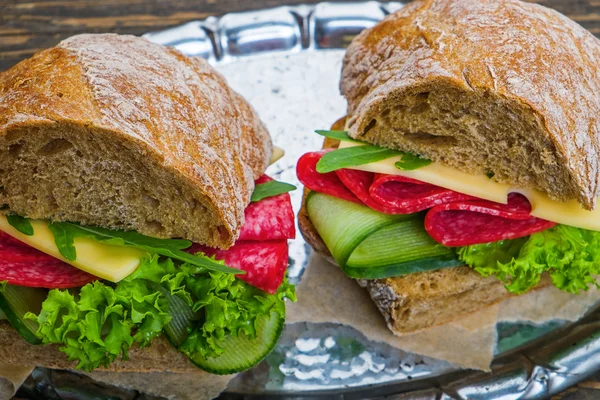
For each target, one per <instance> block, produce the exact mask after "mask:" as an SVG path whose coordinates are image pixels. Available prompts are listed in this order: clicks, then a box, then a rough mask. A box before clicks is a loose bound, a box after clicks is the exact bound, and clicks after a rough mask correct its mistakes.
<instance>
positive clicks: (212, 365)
mask: <svg viewBox="0 0 600 400" xmlns="http://www.w3.org/2000/svg"><path fill="white" fill-rule="evenodd" d="M284 321H285V318H282V317H281V316H280V314H279V313H277V312H272V313H271V316H270V317H266V316H264V317H261V318H259V319H258V321H257V327H256V337H255V338H254V339H249V338H248V337H247V336H246V335H244V334H240V335H239V336H227V337H226V338H225V339H223V340H222V341H221V343H220V344H221V345H222V346H223V347H224V348H225V351H224V352H223V354H221V355H220V356H218V357H216V358H211V357H209V358H204V357H202V356H200V355H198V356H197V357H190V360H191V361H192V363H194V364H195V365H196V366H198V367H199V368H201V369H203V370H205V371H207V372H210V373H212V374H217V375H229V374H235V373H236V372H240V371H244V370H246V369H248V368H252V367H253V366H255V365H256V364H258V363H259V362H260V361H262V360H263V359H264V358H265V357H266V356H268V355H269V353H270V352H271V351H273V349H274V348H275V345H276V344H277V342H278V341H279V337H280V336H281V331H282V330H283V323H284Z"/></svg>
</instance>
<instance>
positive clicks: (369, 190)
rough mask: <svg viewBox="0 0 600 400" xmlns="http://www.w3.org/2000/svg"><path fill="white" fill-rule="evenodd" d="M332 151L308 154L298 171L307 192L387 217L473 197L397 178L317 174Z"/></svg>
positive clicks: (341, 172)
mask: <svg viewBox="0 0 600 400" xmlns="http://www.w3.org/2000/svg"><path fill="white" fill-rule="evenodd" d="M327 151H331V150H323V151H319V152H313V153H307V154H305V155H304V156H302V157H301V158H300V160H299V161H298V165H297V167H296V170H297V174H298V179H299V180H300V182H302V183H303V184H304V186H306V187H307V188H308V189H310V190H314V191H315V192H321V193H325V194H329V195H331V196H335V197H337V198H340V199H344V200H348V201H352V202H355V203H362V204H364V205H366V206H368V207H369V208H371V209H373V210H375V211H379V212H382V213H384V214H412V213H414V212H418V211H423V210H427V209H429V208H431V207H433V206H436V205H438V204H444V203H447V202H451V201H458V200H471V199H474V197H471V196H468V195H465V194H462V193H457V192H454V191H452V190H449V189H444V188H441V187H439V186H434V185H430V184H428V183H424V182H420V181H417V180H414V179H410V178H405V177H402V176H397V175H387V174H374V173H372V172H365V171H358V170H354V169H340V170H337V171H335V172H330V173H327V174H320V173H318V172H317V170H316V165H317V162H318V161H319V160H320V159H321V157H322V156H323V155H324V154H325V153H327Z"/></svg>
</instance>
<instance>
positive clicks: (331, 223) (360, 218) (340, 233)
mask: <svg viewBox="0 0 600 400" xmlns="http://www.w3.org/2000/svg"><path fill="white" fill-rule="evenodd" d="M306 211H307V212H308V216H309V217H310V220H311V222H312V223H313V225H314V226H315V229H316V230H317V232H319V235H320V236H321V239H323V242H325V244H326V245H327V248H328V249H329V251H330V252H331V255H333V258H334V259H335V261H336V262H337V263H338V265H340V266H342V265H346V262H347V261H348V258H350V255H351V254H352V252H353V251H354V249H355V248H356V247H357V246H358V245H359V244H360V243H361V242H362V241H363V240H365V239H366V238H367V237H368V236H369V235H371V234H372V233H374V232H376V231H378V230H379V229H381V228H383V227H385V226H388V225H391V224H393V223H395V222H400V221H406V220H409V219H412V218H416V217H417V216H418V215H419V214H407V215H388V214H382V213H380V212H377V211H375V210H371V209H370V208H369V207H365V206H362V205H360V204H356V203H352V202H349V201H346V200H341V199H338V198H336V197H333V196H328V195H326V194H322V193H317V192H311V193H310V194H309V196H308V197H307V199H306Z"/></svg>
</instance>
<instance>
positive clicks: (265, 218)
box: [238, 175, 296, 241]
mask: <svg viewBox="0 0 600 400" xmlns="http://www.w3.org/2000/svg"><path fill="white" fill-rule="evenodd" d="M270 180H272V179H271V178H269V177H268V176H266V175H263V176H261V177H260V178H259V179H258V180H257V181H256V184H260V183H265V182H268V181H270ZM244 215H245V221H244V225H243V226H242V230H241V232H240V237H239V238H238V241H243V240H259V241H263V240H280V239H293V238H294V237H295V236H296V228H295V225H294V210H293V209H292V203H291V199H290V195H289V194H288V193H284V194H280V195H277V196H272V197H267V198H265V199H262V200H260V201H257V202H254V203H250V204H249V205H248V207H246V210H245V211H244Z"/></svg>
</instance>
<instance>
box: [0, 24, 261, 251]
mask: <svg viewBox="0 0 600 400" xmlns="http://www.w3.org/2000/svg"><path fill="white" fill-rule="evenodd" d="M43 141H46V142H47V143H43ZM38 144H39V146H38ZM42 145H44V146H45V147H44V146H42ZM94 147H95V148H96V149H97V152H96V153H95V152H94ZM271 151H272V143H271V138H270V136H269V134H268V132H267V130H266V129H265V127H264V125H263V124H262V123H261V121H260V120H259V118H258V117H257V115H256V114H255V112H254V111H253V109H252V108H251V106H250V105H249V104H248V103H247V102H246V101H245V100H244V99H243V98H242V97H241V96H240V95H239V94H237V93H236V92H234V91H233V90H232V89H231V88H230V87H229V86H228V85H227V82H226V81H225V79H224V78H223V77H222V76H221V75H220V74H219V73H217V72H216V71H215V70H214V69H213V68H212V67H211V66H210V65H208V63H207V62H205V61H204V60H202V59H199V58H188V57H186V56H184V55H183V54H181V53H180V52H178V51H176V50H173V49H169V48H166V47H163V46H160V45H157V44H153V43H151V42H150V41H148V40H146V39H144V38H139V37H134V36H120V35H114V34H103V35H78V36H74V37H71V38H69V39H67V40H65V41H63V42H61V43H60V44H59V45H57V46H56V47H54V48H50V49H48V50H44V51H41V52H39V53H37V54H36V55H34V56H33V57H32V58H30V59H27V60H25V61H23V62H21V63H19V64H17V65H16V66H14V67H13V68H11V69H9V70H7V71H5V72H3V73H1V74H0V161H5V163H4V164H7V165H6V168H10V164H9V163H11V162H12V163H13V164H15V163H16V165H20V166H21V170H20V171H21V172H19V171H18V170H11V172H10V173H11V174H13V175H14V176H13V178H2V179H4V180H6V182H4V181H3V182H0V183H2V184H3V191H4V192H3V193H2V196H0V197H2V201H3V203H4V204H5V205H7V206H8V208H10V209H11V210H13V211H14V212H17V213H20V214H22V215H26V216H30V217H36V218H50V219H56V220H65V219H70V220H75V221H76V222H82V223H90V224H96V225H102V226H107V227H113V228H123V229H135V230H138V231H140V232H141V233H146V234H150V235H153V236H158V237H184V238H186V239H190V240H194V241H199V242H201V243H205V244H209V245H212V246H216V247H222V248H223V247H228V246H230V245H231V244H232V243H233V242H234V241H235V239H236V237H237V235H238V234H239V230H240V228H241V225H242V224H243V219H244V209H245V207H246V206H247V205H248V203H249V201H250V196H251V194H252V191H253V189H254V180H255V179H256V178H258V177H259V176H260V175H261V174H263V173H264V171H265V169H266V167H267V165H268V160H269V157H270V154H271ZM35 152H37V153H35ZM61 152H62V153H61ZM34 153H35V154H37V155H38V156H39V159H41V160H42V161H43V163H42V161H39V162H40V165H38V166H37V167H36V168H38V169H34V170H32V169H31V168H29V167H30V166H31V164H32V163H38V161H36V159H35V158H32V157H33V156H32V155H35V154H34ZM57 153H60V154H58V155H57ZM30 156H31V157H30ZM27 157H30V158H29V159H27ZM69 157H71V158H69ZM78 157H79V159H82V158H83V159H86V160H85V161H86V164H85V165H84V164H81V163H79V160H77V158H78ZM71 159H76V160H75V161H68V160H71ZM28 160H29V161H28ZM65 160H67V161H65ZM65 163H66V164H69V163H71V164H72V165H65ZM0 164H2V162H0ZM80 164H81V165H80ZM82 165H83V166H82ZM63 167H67V168H72V169H73V171H72V175H77V176H75V177H70V176H67V175H68V174H63V175H65V176H63V175H60V176H58V175H57V176H55V177H54V179H55V181H58V182H55V184H56V185H57V187H53V188H46V187H45V186H48V185H50V186H52V185H53V184H54V183H53V182H52V181H50V180H46V181H44V180H43V179H42V177H40V176H39V175H40V172H41V171H40V170H39V169H44V170H47V172H46V174H47V175H50V174H53V173H54V171H55V170H57V169H61V168H63ZM2 168H5V167H4V166H3V167H2ZM23 171H29V172H28V173H25V172H23ZM36 171H37V172H36ZM3 172H5V171H3ZM103 174H104V175H111V176H113V177H114V178H112V181H111V180H110V179H109V178H104V177H102V176H101V175H103ZM6 175H8V173H7V174H6ZM17 175H18V176H17ZM82 177H83V178H85V179H88V178H89V179H88V180H87V181H85V182H83V185H82V184H81V182H82V181H81V179H83V178H82ZM17 178H18V179H20V180H23V179H24V180H29V183H30V184H31V185H35V184H37V185H39V186H40V187H41V189H40V191H41V193H43V194H44V195H45V196H46V197H52V199H51V200H49V202H50V203H52V202H54V203H55V204H46V203H45V200H44V199H41V200H40V201H39V202H38V203H36V207H31V206H28V205H27V202H26V201H22V200H23V197H24V196H31V195H32V193H31V192H29V191H28V189H27V188H23V187H20V186H19V185H20V184H19V183H18V182H17V180H18V179H17ZM77 178H81V179H79V180H77ZM9 179H12V180H11V181H9ZM127 181H129V183H128V182H127ZM86 183H87V184H88V185H91V186H89V187H91V188H92V189H94V190H95V192H96V197H98V199H96V198H95V197H93V196H92V195H89V196H88V198H85V195H86V193H85V188H82V186H85V184H86ZM128 184H129V185H130V188H128V187H127V185H128ZM63 185H66V186H67V189H66V190H67V191H68V190H69V189H68V187H71V188H72V189H71V190H72V196H71V197H77V196H83V197H82V199H84V200H86V201H87V203H85V204H84V203H83V200H82V203H81V204H79V203H77V202H75V203H72V204H71V203H69V201H70V200H69V199H68V197H69V193H66V194H65V193H64V190H65V189H64V188H62V186H63ZM58 186H61V187H58ZM115 188H117V189H118V190H117V189H115ZM76 189H77V190H76ZM36 197H39V196H36ZM161 197H162V198H161ZM144 199H145V200H146V203H148V204H143V205H142V204H137V203H138V202H143V201H144ZM28 201H29V202H30V203H35V201H34V199H28ZM36 201H37V200H36ZM111 202H112V204H111V206H112V208H109V207H106V209H103V203H104V204H106V203H111ZM89 204H93V205H94V206H93V207H92V206H89ZM5 208H6V207H5ZM77 208H79V209H80V212H79V213H78V212H77V210H76V209H77ZM81 208H83V211H81ZM194 210H195V211H194ZM198 210H200V211H198ZM106 213H108V214H109V215H106V216H105V217H103V214H106ZM191 219H196V220H191ZM202 225H204V226H202Z"/></svg>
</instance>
